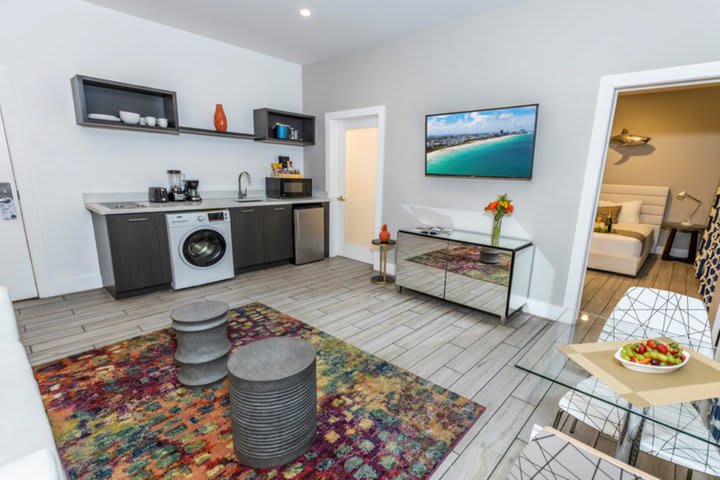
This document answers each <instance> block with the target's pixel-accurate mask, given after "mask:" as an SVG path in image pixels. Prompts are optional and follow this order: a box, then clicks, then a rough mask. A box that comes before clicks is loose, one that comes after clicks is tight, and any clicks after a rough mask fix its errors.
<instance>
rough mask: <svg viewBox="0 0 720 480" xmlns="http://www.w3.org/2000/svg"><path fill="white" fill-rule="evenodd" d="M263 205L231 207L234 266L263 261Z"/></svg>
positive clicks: (255, 263)
mask: <svg viewBox="0 0 720 480" xmlns="http://www.w3.org/2000/svg"><path fill="white" fill-rule="evenodd" d="M262 209H263V207H252V208H231V209H230V225H231V229H232V231H231V233H232V246H233V259H234V262H235V268H236V269H237V268H245V267H250V266H252V265H259V264H261V263H263V262H264V249H263V210H262Z"/></svg>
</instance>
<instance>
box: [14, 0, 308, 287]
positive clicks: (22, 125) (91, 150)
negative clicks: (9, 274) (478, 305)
mask: <svg viewBox="0 0 720 480" xmlns="http://www.w3.org/2000/svg"><path fill="white" fill-rule="evenodd" d="M0 68H4V69H5V72H6V74H5V77H6V81H3V82H2V83H0V85H2V86H4V88H3V91H2V92H0V101H3V109H4V110H5V108H6V105H8V107H7V109H8V114H7V115H6V116H7V118H6V123H7V124H8V133H9V141H10V149H11V153H12V154H13V161H14V164H15V166H16V169H17V179H18V184H19V185H18V186H19V188H20V191H21V192H22V195H23V207H24V209H25V210H26V220H27V223H28V229H29V237H30V238H29V241H30V246H31V250H32V252H33V257H34V260H35V265H36V268H37V277H38V282H39V284H40V285H39V286H40V293H41V295H43V296H47V295H54V294H61V293H66V292H71V291H77V290H84V289H88V288H94V287H99V286H100V285H101V281H100V276H99V270H98V263H97V256H96V252H95V244H94V239H93V230H92V224H91V221H90V214H89V213H88V212H87V211H86V210H85V209H84V208H83V202H82V196H81V194H82V193H84V192H142V191H147V187H148V186H151V185H160V186H165V185H166V184H167V176H166V174H165V171H166V170H167V169H169V168H178V169H181V170H183V171H184V172H186V173H187V175H188V178H197V179H199V180H200V190H201V193H202V191H203V190H205V191H207V190H233V189H236V188H237V183H236V182H237V175H238V173H239V172H240V171H242V170H247V171H249V172H250V174H251V175H252V177H253V179H254V180H255V184H254V185H253V186H252V187H251V188H256V187H259V188H261V189H262V188H264V178H263V177H265V176H266V174H268V173H269V172H270V167H269V164H270V163H271V162H272V161H274V160H275V159H276V158H277V156H278V155H289V156H290V157H291V158H292V160H293V161H294V162H295V163H296V164H297V165H299V166H300V167H301V168H302V155H303V152H302V150H301V149H298V148H291V147H280V146H271V145H266V144H259V143H254V142H251V141H243V140H232V139H220V138H215V137H200V136H192V135H180V136H171V135H157V134H150V133H138V132H118V131H112V130H102V129H93V128H82V127H79V126H77V125H76V124H75V117H74V111H73V103H72V95H71V90H70V78H71V77H73V76H74V75H75V74H85V75H91V76H96V77H100V78H108V79H113V80H118V81H123V82H127V83H135V84H140V85H147V86H152V87H157V88H164V89H168V90H174V91H176V92H177V94H178V110H179V115H180V123H181V125H186V126H196V127H205V128H212V121H213V120H212V118H213V112H214V109H215V104H216V103H222V104H223V105H224V107H225V112H226V114H227V116H228V125H229V126H228V129H229V130H233V131H240V132H252V130H253V119H252V111H253V109H254V108H261V107H274V108H280V109H283V110H290V111H302V95H301V89H302V87H301V80H302V79H301V69H300V66H298V65H296V64H292V63H289V62H286V61H282V60H278V59H275V58H272V57H268V56H264V55H260V54H257V53H254V52H251V51H248V50H244V49H241V48H237V47H234V46H230V45H227V44H224V43H220V42H217V41H214V40H209V39H207V38H203V37H200V36H197V35H193V34H190V33H186V32H182V31H179V30H175V29H173V28H169V27H165V26H162V25H159V24H156V23H153V22H149V21H146V20H142V19H139V18H136V17H132V16H129V15H125V14H121V13H117V12H115V11H112V10H108V9H104V8H102V7H98V6H96V5H93V4H89V3H85V2H82V1H79V0H37V1H32V2H28V1H22V0H5V1H3V2H2V5H1V6H0ZM8 90H12V91H11V92H10V91H8ZM3 254H5V252H3Z"/></svg>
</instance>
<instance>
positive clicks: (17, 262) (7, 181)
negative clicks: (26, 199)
mask: <svg viewBox="0 0 720 480" xmlns="http://www.w3.org/2000/svg"><path fill="white" fill-rule="evenodd" d="M18 199H19V197H18V192H17V188H16V185H15V176H14V174H13V168H12V162H11V159H10V150H9V148H8V142H7V137H6V135H5V126H4V123H3V119H2V110H0V252H2V254H0V285H2V286H5V287H7V288H8V290H9V291H10V297H11V298H12V299H13V300H21V299H24V298H34V297H37V287H36V286H35V275H34V273H33V268H32V263H31V262H30V250H29V249H28V243H27V237H26V236H25V226H24V224H23V218H22V213H21V212H20V204H19V200H18Z"/></svg>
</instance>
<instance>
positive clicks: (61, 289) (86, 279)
mask: <svg viewBox="0 0 720 480" xmlns="http://www.w3.org/2000/svg"><path fill="white" fill-rule="evenodd" d="M100 287H102V277H100V274H99V273H97V274H91V275H78V276H76V277H69V278H61V279H59V280H55V281H53V283H52V290H51V291H49V292H44V291H41V292H39V296H40V297H54V296H56V295H65V294H67V293H75V292H84V291H85V290H92V289H95V288H100Z"/></svg>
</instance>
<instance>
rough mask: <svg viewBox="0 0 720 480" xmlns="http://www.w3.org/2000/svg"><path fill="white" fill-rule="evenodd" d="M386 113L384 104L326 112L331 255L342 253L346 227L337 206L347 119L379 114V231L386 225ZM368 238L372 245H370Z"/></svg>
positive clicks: (377, 205) (376, 186) (377, 182)
mask: <svg viewBox="0 0 720 480" xmlns="http://www.w3.org/2000/svg"><path fill="white" fill-rule="evenodd" d="M385 115H386V109H385V106H384V105H379V106H374V107H366V108H356V109H352V110H342V111H338V112H328V113H326V114H325V187H326V189H327V195H328V198H329V199H330V256H331V257H335V256H337V255H338V253H339V251H340V249H341V245H340V241H339V238H340V232H341V231H342V230H341V229H344V228H345V225H341V222H340V221H339V219H338V217H339V211H338V208H337V202H338V201H337V199H336V197H337V195H338V193H339V192H338V178H337V172H338V164H339V162H341V161H343V160H344V157H345V153H344V152H343V151H341V148H340V146H341V145H344V144H345V142H344V141H343V142H340V133H341V130H342V122H343V121H347V120H353V119H359V118H365V117H376V118H377V132H378V133H377V135H378V138H377V148H378V154H377V165H376V166H377V171H376V177H375V230H376V231H380V227H381V226H382V212H383V179H384V177H385ZM370 240H371V239H369V238H368V246H369V245H370Z"/></svg>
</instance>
